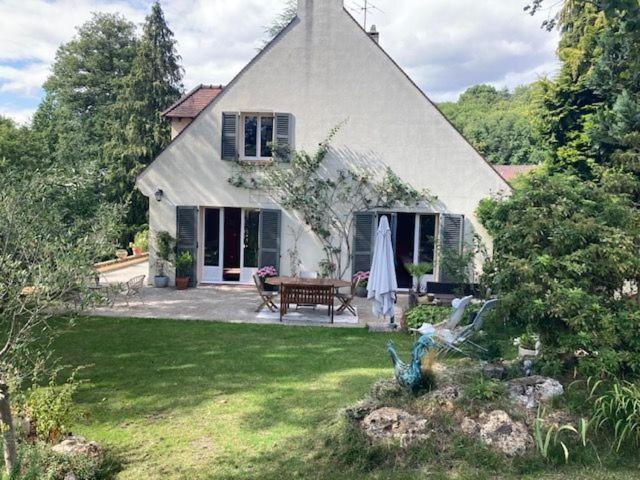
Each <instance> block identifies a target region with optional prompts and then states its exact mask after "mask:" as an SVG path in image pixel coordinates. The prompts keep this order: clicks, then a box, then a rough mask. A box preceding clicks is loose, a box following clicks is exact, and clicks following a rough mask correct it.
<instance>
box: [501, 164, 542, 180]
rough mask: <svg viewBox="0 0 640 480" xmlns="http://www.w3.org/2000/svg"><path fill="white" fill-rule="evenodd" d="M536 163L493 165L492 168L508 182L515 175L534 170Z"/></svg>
mask: <svg viewBox="0 0 640 480" xmlns="http://www.w3.org/2000/svg"><path fill="white" fill-rule="evenodd" d="M537 166H538V165H494V166H493V168H494V169H495V171H496V172H498V174H499V175H500V176H501V177H502V178H503V179H504V181H505V182H507V183H509V182H511V180H513V179H514V178H515V177H516V176H518V175H521V174H525V173H529V172H530V171H531V170H534V169H535V168H536V167H537Z"/></svg>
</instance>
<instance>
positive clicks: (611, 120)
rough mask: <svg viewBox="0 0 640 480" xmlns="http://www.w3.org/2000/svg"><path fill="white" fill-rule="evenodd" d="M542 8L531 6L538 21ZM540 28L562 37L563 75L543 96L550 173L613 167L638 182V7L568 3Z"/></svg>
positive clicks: (626, 0) (618, 2)
mask: <svg viewBox="0 0 640 480" xmlns="http://www.w3.org/2000/svg"><path fill="white" fill-rule="evenodd" d="M542 5H543V0H533V2H532V3H531V4H530V5H529V6H528V7H527V9H528V10H530V11H531V13H532V14H535V13H536V12H537V11H539V10H540V8H541V7H542ZM543 26H544V27H545V28H547V29H551V28H554V27H555V26H559V28H560V31H561V33H562V38H561V42H560V47H559V50H558V55H559V57H560V60H561V61H562V67H561V71H560V74H559V75H558V77H557V78H556V79H554V80H551V81H547V82H545V84H544V87H545V89H544V90H545V91H544V95H543V96H542V97H541V99H542V101H541V105H542V107H543V108H542V111H543V115H542V119H541V120H542V121H541V122H540V125H542V126H543V129H542V130H543V133H544V134H545V135H546V136H547V138H548V139H549V142H550V143H551V144H552V147H553V151H554V155H553V161H552V162H551V167H552V169H553V170H555V171H563V170H567V169H571V170H573V171H575V172H577V173H579V174H580V175H581V176H583V177H593V176H594V174H596V175H599V172H597V170H598V169H600V168H602V167H605V168H611V167H616V168H618V169H622V170H624V171H631V172H635V175H636V178H638V180H640V175H639V172H640V166H639V165H638V163H639V160H638V156H639V152H640V139H638V135H637V134H634V132H637V131H638V124H639V123H640V120H639V118H638V111H639V110H640V108H639V105H638V102H637V100H636V99H637V97H638V95H639V94H640V52H639V50H638V45H639V44H640V1H639V0H598V1H594V0H565V1H564V3H563V6H562V9H561V10H560V13H559V14H558V15H557V16H556V17H555V18H553V19H550V20H547V21H545V22H544V23H543Z"/></svg>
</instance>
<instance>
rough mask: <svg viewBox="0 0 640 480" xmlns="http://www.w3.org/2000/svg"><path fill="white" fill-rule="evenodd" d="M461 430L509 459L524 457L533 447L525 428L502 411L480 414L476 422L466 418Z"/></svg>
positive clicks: (531, 438)
mask: <svg viewBox="0 0 640 480" xmlns="http://www.w3.org/2000/svg"><path fill="white" fill-rule="evenodd" d="M461 429H462V431H463V432H464V433H466V434H467V435H469V436H472V437H474V438H477V439H479V440H480V441H481V442H483V443H484V444H486V445H488V446H489V447H490V448H491V449H493V450H495V451H497V452H500V453H503V454H504V455H507V456H509V457H515V456H522V455H525V454H526V453H527V452H528V451H529V450H530V449H532V448H533V446H534V442H533V437H532V436H531V435H530V434H529V430H528V429H527V426H526V425H525V424H524V423H522V422H516V421H514V420H513V419H512V418H511V417H510V416H509V415H508V414H507V413H506V412H504V411H502V410H494V411H492V412H490V413H482V414H480V416H479V417H478V419H477V420H473V419H471V418H468V417H467V418H465V419H464V420H463V421H462V423H461Z"/></svg>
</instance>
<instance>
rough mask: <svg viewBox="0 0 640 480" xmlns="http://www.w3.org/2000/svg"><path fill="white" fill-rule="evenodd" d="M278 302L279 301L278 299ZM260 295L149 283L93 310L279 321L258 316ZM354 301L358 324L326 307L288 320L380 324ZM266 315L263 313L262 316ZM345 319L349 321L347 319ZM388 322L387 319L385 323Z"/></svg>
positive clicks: (128, 271)
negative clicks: (138, 293)
mask: <svg viewBox="0 0 640 480" xmlns="http://www.w3.org/2000/svg"><path fill="white" fill-rule="evenodd" d="M147 272H148V264H147V263H141V264H138V265H134V266H131V267H127V268H124V269H121V270H116V271H112V272H108V273H103V274H101V282H105V283H116V282H125V281H127V280H128V279H130V278H132V277H134V276H136V275H146V274H147ZM276 302H277V301H276ZM259 303H260V298H259V297H258V294H257V292H256V291H255V288H254V287H253V286H245V285H206V286H199V287H198V288H190V289H188V290H183V291H178V290H175V289H174V288H154V287H149V286H146V287H145V288H144V289H143V291H142V298H141V299H133V300H130V301H129V305H127V304H126V302H124V301H122V300H121V299H119V300H117V301H116V303H115V305H114V306H113V307H100V308H97V309H95V310H93V311H92V314H94V315H104V316H115V317H138V318H172V319H178V320H210V321H222V322H231V323H265V324H274V323H280V322H279V320H277V319H274V318H259V316H258V314H257V313H256V311H255V310H256V307H257V306H258V305H259ZM399 303H400V304H403V303H406V295H400V298H399ZM354 304H355V306H356V308H357V311H358V323H341V317H347V316H349V315H350V314H349V313H344V314H343V315H336V316H335V322H334V324H333V325H331V324H329V321H328V317H327V315H326V307H318V308H317V310H313V309H304V310H303V309H301V310H300V312H304V314H303V315H302V316H300V318H299V319H297V320H296V321H285V322H284V323H285V324H287V325H322V326H334V327H352V328H354V327H355V328H358V327H360V328H363V327H366V325H367V324H373V323H375V324H380V323H382V322H381V321H380V320H379V319H377V318H375V317H374V316H373V314H372V313H371V304H370V302H368V301H367V300H366V299H362V298H357V299H356V300H355V301H354ZM262 317H264V316H262ZM345 320H348V319H346V318H345ZM385 323H386V322H385Z"/></svg>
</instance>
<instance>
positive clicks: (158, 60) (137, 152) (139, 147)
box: [108, 2, 184, 236]
mask: <svg viewBox="0 0 640 480" xmlns="http://www.w3.org/2000/svg"><path fill="white" fill-rule="evenodd" d="M180 60H181V58H180V56H179V55H178V53H177V50H176V41H175V39H174V36H173V32H172V31H171V29H170V28H169V26H168V25H167V22H166V20H165V17H164V13H163V11H162V8H161V7H160V3H158V2H155V3H154V4H153V6H152V7H151V13H150V14H149V15H148V16H147V18H146V20H145V24H144V27H143V34H142V37H141V38H140V40H139V41H138V46H137V50H136V55H135V58H134V59H133V66H132V68H131V71H130V73H129V75H128V76H127V77H126V80H125V87H124V90H123V92H122V95H121V96H120V97H119V98H118V102H117V107H116V110H117V115H118V120H117V122H118V124H117V126H116V128H114V129H113V131H114V132H115V135H114V138H113V139H112V141H111V143H110V145H109V148H108V151H109V154H110V156H111V159H110V163H109V179H110V180H109V185H110V195H111V196H112V198H113V199H117V198H125V197H129V196H130V198H131V204H130V206H129V210H128V213H127V218H126V222H125V223H126V224H127V226H128V227H129V232H126V233H125V234H126V235H127V236H131V235H132V234H133V233H135V230H136V229H137V228H139V226H140V225H141V224H143V223H145V221H146V212H147V206H146V202H145V199H144V198H143V197H142V196H141V195H140V194H139V192H137V191H135V189H134V183H135V177H136V175H137V174H138V173H140V171H141V169H142V168H144V167H145V166H147V165H149V164H150V163H151V162H152V161H153V159H154V158H155V157H156V155H158V153H160V152H161V151H162V149H163V148H164V147H166V145H167V144H168V143H169V141H170V138H171V131H170V126H169V124H168V122H167V121H166V120H164V119H163V118H162V117H161V116H160V114H161V112H162V111H163V110H164V109H166V108H167V107H168V106H169V105H171V104H172V103H174V102H175V101H176V100H177V99H178V98H180V96H181V95H182V93H183V91H184V88H183V85H182V75H183V68H182V66H181V65H180Z"/></svg>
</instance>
